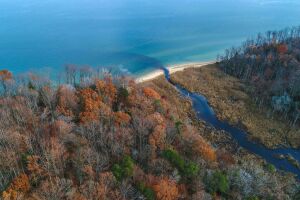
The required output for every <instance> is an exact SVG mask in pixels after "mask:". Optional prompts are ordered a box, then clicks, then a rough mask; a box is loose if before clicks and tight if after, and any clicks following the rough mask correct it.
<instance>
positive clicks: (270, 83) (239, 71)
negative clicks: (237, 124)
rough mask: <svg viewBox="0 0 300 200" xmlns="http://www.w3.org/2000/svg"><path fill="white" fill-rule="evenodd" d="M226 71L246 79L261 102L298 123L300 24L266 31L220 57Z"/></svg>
mask: <svg viewBox="0 0 300 200" xmlns="http://www.w3.org/2000/svg"><path fill="white" fill-rule="evenodd" d="M219 61H220V66H221V68H222V69H223V70H224V71H225V72H226V73H228V74H230V75H234V76H236V77H238V78H240V79H242V80H245V81H247V82H249V83H250V84H249V85H251V86H253V88H252V89H249V92H250V93H251V94H252V95H253V96H254V98H255V101H256V102H257V103H258V104H259V105H260V106H267V107H269V108H270V109H271V110H272V114H277V115H281V116H283V118H285V119H287V120H288V121H289V122H290V124H291V125H292V126H296V125H299V124H300V27H294V28H286V29H284V30H281V31H268V32H267V33H266V34H264V35H263V34H259V35H258V36H257V37H256V39H249V40H247V41H246V42H245V43H244V44H243V45H242V46H241V47H239V48H231V49H228V50H226V52H225V55H224V56H220V57H219Z"/></svg>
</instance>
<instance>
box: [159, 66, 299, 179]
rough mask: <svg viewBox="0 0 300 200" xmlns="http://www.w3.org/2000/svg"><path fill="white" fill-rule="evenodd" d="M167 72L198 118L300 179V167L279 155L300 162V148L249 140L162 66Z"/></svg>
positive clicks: (165, 72) (243, 132) (203, 98)
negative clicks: (270, 147)
mask: <svg viewBox="0 0 300 200" xmlns="http://www.w3.org/2000/svg"><path fill="white" fill-rule="evenodd" d="M162 69H163V71H164V74H165V78H166V79H167V80H168V81H169V83H171V84H172V85H173V86H175V87H176V89H177V90H178V92H179V93H180V94H181V95H182V96H183V97H186V98H189V99H190V100H191V101H192V103H193V109H194V111H195V112H196V114H197V118H198V119H200V120H203V121H205V122H206V123H208V124H209V125H211V126H212V127H214V128H216V129H218V130H224V131H226V133H228V134H230V135H231V137H232V138H233V139H234V140H235V141H236V142H237V143H238V145H239V146H241V147H243V148H244V149H246V150H248V151H249V152H251V153H254V154H256V155H258V156H260V157H262V158H263V159H265V160H266V161H267V162H268V163H270V164H273V165H274V166H275V167H276V168H277V169H280V170H284V171H287V172H292V173H294V174H296V175H297V178H298V179H300V169H298V168H297V167H295V166H294V165H293V164H291V162H289V161H288V160H287V159H286V158H279V157H278V155H283V156H285V157H286V156H292V157H294V159H296V160H297V161H298V162H300V150H297V149H291V148H278V149H268V148H266V147H264V146H263V145H261V144H259V143H255V142H253V141H250V140H248V137H247V133H246V132H245V131H243V130H241V129H239V128H236V127H234V126H232V125H230V124H228V123H227V122H223V121H220V120H219V119H218V118H217V117H216V114H215V113H214V111H213V109H212V108H211V107H210V105H209V103H208V101H207V99H206V98H205V97H204V96H202V95H201V94H197V93H193V92H190V91H188V90H186V89H185V88H183V87H181V86H180V85H178V84H176V83H174V82H173V81H172V80H171V79H170V74H169V71H168V69H166V68H162Z"/></svg>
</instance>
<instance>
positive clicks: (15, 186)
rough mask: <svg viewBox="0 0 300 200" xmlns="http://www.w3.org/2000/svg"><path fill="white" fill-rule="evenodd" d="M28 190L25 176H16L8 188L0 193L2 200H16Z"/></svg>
mask: <svg viewBox="0 0 300 200" xmlns="http://www.w3.org/2000/svg"><path fill="white" fill-rule="evenodd" d="M29 189H30V183H29V178H28V176H27V175H26V174H20V175H19V176H17V177H16V178H15V179H14V180H13V181H12V183H11V184H10V186H9V187H8V188H7V190H5V191H4V192H3V193H2V198H3V199H4V200H16V199H18V198H19V197H21V196H23V195H24V194H26V192H28V191H29Z"/></svg>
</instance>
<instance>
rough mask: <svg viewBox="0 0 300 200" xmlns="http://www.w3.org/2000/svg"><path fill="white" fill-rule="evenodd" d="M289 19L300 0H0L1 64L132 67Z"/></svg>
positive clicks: (138, 69) (210, 47)
mask: <svg viewBox="0 0 300 200" xmlns="http://www.w3.org/2000/svg"><path fill="white" fill-rule="evenodd" d="M294 25H300V1H299V0H151V1H150V0H149V1H148V0H68V1H63V0H0V68H7V69H9V70H11V71H13V72H14V73H20V72H24V71H28V70H34V71H39V72H42V73H44V74H48V73H49V72H51V71H52V72H53V71H58V70H61V69H62V68H63V66H64V65H65V64H67V63H72V64H78V65H85V64H86V65H91V66H112V67H114V68H115V69H120V70H121V71H124V72H126V71H128V72H129V73H132V74H138V73H142V72H145V71H149V70H151V69H153V68H156V67H158V66H159V63H162V64H164V65H167V64H172V63H181V62H194V61H207V60H214V59H215V58H216V55H217V54H218V53H222V52H223V50H224V49H225V48H228V47H231V46H232V45H237V44H239V43H240V42H241V41H242V40H244V39H246V38H248V37H251V36H254V35H255V34H256V33H258V32H265V31H267V30H269V29H281V28H284V27H286V26H294ZM156 60H159V63H157V62H156Z"/></svg>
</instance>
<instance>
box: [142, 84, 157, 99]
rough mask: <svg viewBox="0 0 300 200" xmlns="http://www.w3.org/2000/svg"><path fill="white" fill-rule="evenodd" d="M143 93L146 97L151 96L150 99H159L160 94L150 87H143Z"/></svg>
mask: <svg viewBox="0 0 300 200" xmlns="http://www.w3.org/2000/svg"><path fill="white" fill-rule="evenodd" d="M143 93H144V94H145V96H146V97H148V98H152V99H160V98H161V96H160V95H159V94H158V93H157V92H156V91H155V90H153V89H152V88H150V87H145V88H144V89H143Z"/></svg>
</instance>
